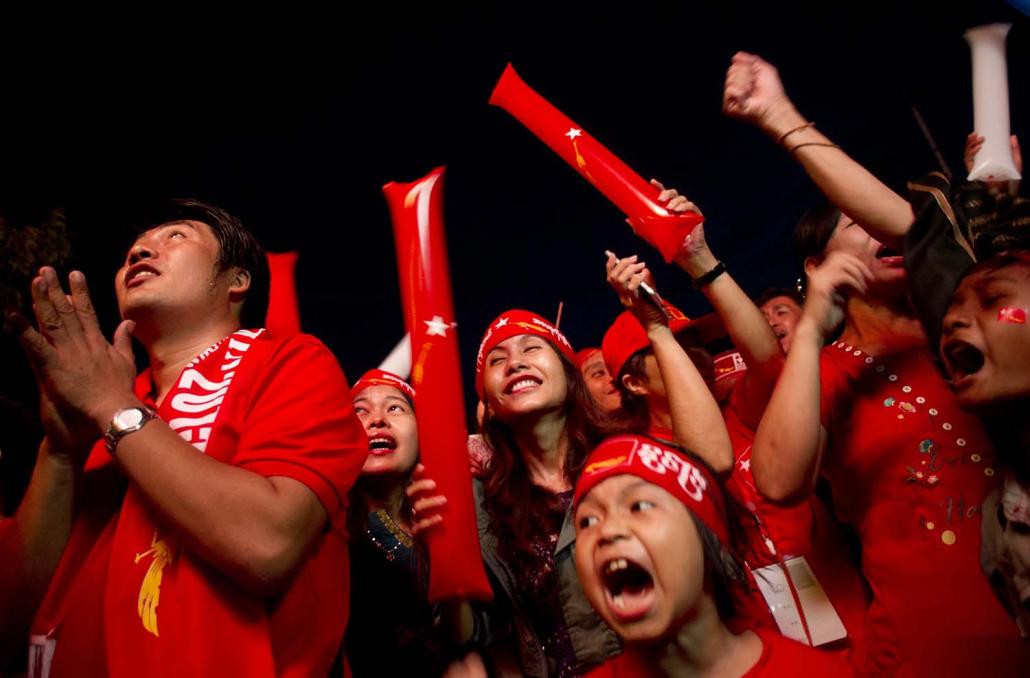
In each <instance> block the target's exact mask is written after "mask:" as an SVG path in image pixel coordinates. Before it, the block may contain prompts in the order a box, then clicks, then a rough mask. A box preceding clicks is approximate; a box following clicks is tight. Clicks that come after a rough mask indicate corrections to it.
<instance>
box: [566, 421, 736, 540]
mask: <svg viewBox="0 0 1030 678" xmlns="http://www.w3.org/2000/svg"><path fill="white" fill-rule="evenodd" d="M624 474H625V475H633V476H637V477H639V478H643V479H644V480H646V481H647V482H649V483H654V484H655V485H657V486H659V487H661V488H662V489H663V490H665V491H667V492H668V493H669V494H671V495H672V496H674V497H676V498H677V499H679V500H680V501H681V502H683V504H684V505H685V506H686V507H687V508H688V509H690V512H691V513H693V514H694V515H695V516H697V518H698V519H699V520H700V521H701V522H702V523H704V524H705V525H706V526H707V527H708V529H710V530H711V531H712V532H714V533H715V536H717V537H718V538H719V541H721V542H722V543H723V544H724V545H728V544H729V531H728V529H727V527H726V513H725V509H724V508H723V500H722V495H721V494H720V491H719V485H718V482H717V481H716V480H715V478H714V477H713V476H712V475H710V474H709V472H708V470H707V469H706V468H705V466H704V465H703V464H702V463H701V462H700V461H694V459H692V458H691V456H690V455H689V454H688V453H684V452H681V451H677V450H676V449H674V448H672V447H668V446H666V445H663V444H661V443H659V442H658V441H656V440H654V439H652V438H646V437H644V436H637V435H622V436H615V437H612V438H608V439H607V440H605V441H604V442H602V443H601V444H600V445H598V446H597V447H596V448H595V449H594V451H593V452H591V453H590V456H589V457H587V461H586V464H585V465H584V467H583V473H582V474H580V476H579V481H577V482H576V492H575V494H574V495H573V498H572V505H573V506H576V505H578V504H579V502H580V500H582V499H583V497H585V496H586V495H587V494H588V493H589V492H590V490H591V489H593V488H594V486H595V485H597V484H598V483H600V482H601V481H602V480H607V479H608V478H611V477H612V476H618V475H624Z"/></svg>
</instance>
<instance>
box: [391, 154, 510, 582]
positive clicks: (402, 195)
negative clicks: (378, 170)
mask: <svg viewBox="0 0 1030 678" xmlns="http://www.w3.org/2000/svg"><path fill="white" fill-rule="evenodd" d="M443 178H444V168H443V167H438V168H436V169H435V170H433V171H432V172H430V173H429V174H427V175H426V176H425V177H423V178H422V179H419V180H418V181H413V182H411V183H407V184H402V183H395V182H391V183H389V184H387V185H385V186H384V187H383V193H384V194H385V195H386V200H387V202H388V203H389V205H390V215H391V217H392V219H393V232H394V240H395V243H396V247H397V270H398V272H399V274H400V285H401V296H402V301H403V307H404V324H405V326H406V327H407V330H408V333H409V334H410V336H411V358H412V363H411V364H412V367H411V385H412V386H413V387H414V388H415V418H416V420H417V422H418V442H419V459H420V461H421V462H422V463H423V464H425V467H426V475H427V476H428V477H430V478H432V479H433V480H434V481H436V486H437V492H438V493H439V494H441V495H443V496H445V497H447V503H446V504H444V505H443V506H442V507H440V513H441V514H442V515H443V518H444V519H443V521H442V522H441V523H439V524H437V525H436V526H434V527H432V528H431V529H429V530H427V531H426V532H425V539H426V544H427V546H428V549H429V600H430V601H433V602H436V601H440V600H444V599H447V598H464V599H476V600H490V599H491V598H492V597H493V592H492V590H491V588H490V583H489V581H488V580H487V577H486V570H485V569H484V568H483V557H482V553H481V552H480V547H479V531H478V528H477V525H476V513H475V506H474V499H473V496H472V475H471V473H470V471H469V460H468V453H467V452H466V447H467V441H468V432H467V431H466V429H465V403H464V396H463V392H462V381H461V367H460V363H459V360H458V332H457V330H456V329H455V323H454V301H453V296H452V294H451V276H450V268H449V267H448V263H447V241H446V238H445V235H444V225H443Z"/></svg>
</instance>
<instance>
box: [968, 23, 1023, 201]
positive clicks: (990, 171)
mask: <svg viewBox="0 0 1030 678" xmlns="http://www.w3.org/2000/svg"><path fill="white" fill-rule="evenodd" d="M1010 28H1012V24H988V25H986V26H977V27H976V28H970V29H969V30H968V31H966V42H968V43H969V50H970V52H971V53H972V59H973V126H974V128H975V130H976V133H977V134H979V135H980V136H982V137H983V138H984V144H983V146H982V147H981V148H980V150H979V151H978V152H977V154H976V157H975V158H974V159H973V169H972V171H970V172H969V180H970V181H1017V180H1019V179H1020V178H1021V177H1020V176H1019V171H1017V170H1016V165H1015V163H1014V162H1013V160H1012V146H1011V144H1010V141H1009V134H1010V128H1009V77H1008V66H1007V61H1006V57H1005V38H1006V36H1008V33H1009V29H1010Z"/></svg>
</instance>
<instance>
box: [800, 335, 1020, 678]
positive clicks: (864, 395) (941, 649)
mask: <svg viewBox="0 0 1030 678" xmlns="http://www.w3.org/2000/svg"><path fill="white" fill-rule="evenodd" d="M820 371H821V382H822V421H823V425H824V426H825V428H826V430H827V431H828V433H829V442H828V449H827V451H826V455H825V458H824V460H823V464H822V470H823V473H824V474H825V476H826V478H827V479H828V480H829V482H830V485H831V488H832V492H833V498H834V504H835V506H836V509H837V514H838V515H839V516H840V518H841V519H842V520H844V521H846V522H849V523H851V524H852V525H854V526H855V527H856V528H857V530H858V532H859V535H860V538H861V541H862V572H863V574H864V575H865V577H866V580H867V581H868V582H869V585H870V586H871V588H872V593H873V601H872V604H871V605H870V609H869V613H868V616H867V625H866V633H865V643H866V647H867V656H868V660H869V661H870V662H871V664H872V666H873V667H874V668H878V669H881V670H883V671H885V672H891V673H894V672H897V671H902V670H903V669H904V670H910V671H913V672H914V673H915V675H933V674H935V673H936V674H937V675H942V674H941V673H940V671H943V672H944V673H943V675H960V674H961V672H959V673H956V671H958V670H959V667H960V666H968V667H969V668H970V669H971V670H973V671H974V672H976V673H978V674H979V675H984V673H985V671H986V672H988V673H989V672H990V670H991V669H998V670H1000V671H1002V672H1003V674H1004V671H1006V670H1012V669H1013V668H1015V667H1016V666H1018V665H1019V663H1021V662H1026V661H1028V660H1030V656H1028V655H1027V654H1026V652H1027V649H1028V648H1030V646H1027V645H1023V644H1022V643H1021V642H1020V641H1019V640H1018V638H1017V630H1016V627H1015V625H1014V624H1013V623H1012V621H1011V620H1010V619H1009V618H1008V617H1007V615H1006V614H1005V611H1004V610H1003V609H1002V607H1001V605H1000V604H999V603H998V602H997V601H996V599H995V598H994V595H993V594H992V593H991V589H990V587H989V585H988V583H987V581H986V579H985V578H984V577H983V575H982V574H981V572H980V565H979V553H980V505H981V503H982V502H983V500H984V497H985V496H986V495H987V493H988V492H989V491H990V490H991V489H992V488H993V487H994V486H995V484H996V481H997V477H996V473H995V466H994V463H995V461H994V455H993V453H992V451H991V448H990V446H989V444H988V441H987V439H986V437H985V435H984V433H983V430H982V428H981V426H980V422H979V421H978V420H977V419H976V418H974V417H973V416H971V415H969V414H966V413H964V412H962V411H960V410H959V409H958V406H957V403H956V400H955V397H954V395H953V394H952V392H951V391H950V390H949V389H948V387H947V385H946V384H945V382H944V381H943V379H942V378H941V376H940V374H939V373H938V372H937V370H936V368H935V366H934V364H933V362H932V359H931V356H930V354H929V352H928V351H927V350H925V349H922V348H917V349H906V350H902V351H897V352H894V353H890V354H888V355H886V356H884V357H882V358H879V357H874V356H870V355H867V354H865V353H864V352H863V351H862V350H860V349H858V348H856V347H854V346H851V345H848V344H845V343H844V342H836V343H834V344H833V345H831V346H827V347H826V348H825V349H823V353H822V356H821V361H820ZM1013 641H1014V642H1013ZM1008 661H1014V662H1016V663H1015V664H1011V665H1008V664H1006V662H1008ZM963 662H965V663H963ZM1028 665H1030V664H1025V663H1024V664H1023V665H1022V666H1023V668H1025V667H1026V666H1028ZM1009 667H1011V668H1009Z"/></svg>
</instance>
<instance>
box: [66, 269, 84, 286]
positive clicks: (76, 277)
mask: <svg viewBox="0 0 1030 678" xmlns="http://www.w3.org/2000/svg"><path fill="white" fill-rule="evenodd" d="M68 280H69V281H70V282H73V283H75V284H79V283H82V282H85V281H86V276H84V275H83V274H82V271H72V272H71V273H69V274H68Z"/></svg>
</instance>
